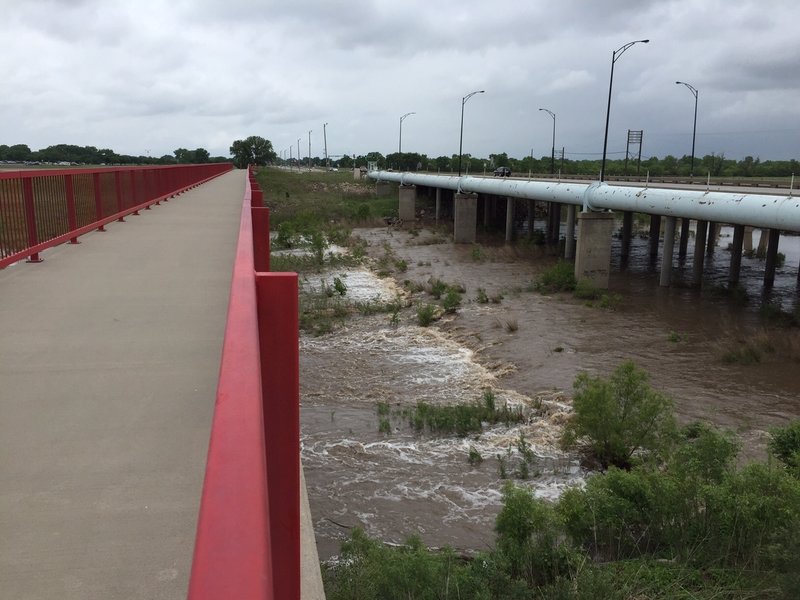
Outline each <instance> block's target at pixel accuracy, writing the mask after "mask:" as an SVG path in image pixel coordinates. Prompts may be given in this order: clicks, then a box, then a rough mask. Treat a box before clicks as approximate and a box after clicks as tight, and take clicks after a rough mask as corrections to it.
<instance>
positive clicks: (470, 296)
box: [300, 229, 800, 560]
mask: <svg viewBox="0 0 800 600" xmlns="http://www.w3.org/2000/svg"><path fill="white" fill-rule="evenodd" d="M354 233H355V235H358V236H360V237H362V238H363V239H365V240H366V241H367V242H368V243H369V253H370V255H371V256H373V257H378V256H380V255H382V254H386V253H387V252H389V251H387V250H386V248H387V247H388V248H390V252H391V254H392V256H393V257H394V258H395V259H397V260H399V259H402V260H404V261H405V262H406V264H407V270H406V271H405V272H396V273H394V274H393V275H391V276H389V277H384V278H379V277H377V276H376V275H375V274H374V272H371V271H370V270H369V269H367V268H364V269H356V270H350V271H346V270H341V271H335V272H331V273H328V274H325V275H324V277H326V278H328V279H332V278H333V277H334V276H339V277H340V278H341V279H342V280H343V281H345V282H346V283H347V293H346V296H345V297H347V298H350V299H352V300H362V301H363V300H366V299H371V298H376V297H378V298H382V299H383V300H384V301H389V300H391V299H393V298H395V297H397V296H398V295H400V296H402V297H403V298H404V299H406V301H407V302H408V301H410V303H411V304H412V305H411V306H408V307H407V308H405V309H403V310H402V311H401V312H400V313H399V315H398V322H397V323H395V324H392V323H390V319H389V315H387V314H385V313H381V314H371V315H360V314H356V315H354V316H353V317H351V318H350V319H348V320H347V321H346V322H345V324H344V327H342V328H341V329H338V330H336V331H335V332H334V333H332V334H328V335H325V336H320V337H310V336H303V337H302V339H301V365H300V368H301V396H302V411H301V428H302V459H303V464H304V468H305V475H306V481H307V485H308V492H309V499H310V502H311V510H312V514H313V518H314V528H315V533H316V536H317V545H318V549H319V552H320V558H321V559H323V560H324V559H327V558H329V557H331V556H333V555H335V554H337V553H338V551H339V545H340V543H341V540H343V539H345V538H346V537H347V535H348V533H349V530H350V528H352V527H355V526H358V527H362V528H363V529H365V530H366V531H367V533H368V534H370V535H373V536H376V537H379V538H381V539H383V540H386V541H389V542H402V541H403V540H404V539H405V538H406V537H407V536H409V535H411V534H418V535H420V536H421V538H422V540H423V541H424V542H425V543H427V544H428V545H431V546H443V545H450V546H453V547H454V548H456V549H459V550H475V549H484V548H487V547H488V546H490V545H491V544H492V541H493V539H494V533H493V524H494V519H495V517H496V515H497V511H498V510H499V507H500V498H501V490H502V487H503V484H504V480H503V479H502V478H501V476H500V475H501V464H502V465H503V469H504V470H505V471H506V473H505V475H506V476H508V477H514V476H515V475H517V470H518V469H519V467H520V465H521V464H522V460H521V458H520V451H519V440H520V436H522V438H523V439H524V440H525V443H527V444H528V445H529V446H530V449H531V451H532V452H533V455H534V457H535V458H534V459H533V461H532V464H531V467H530V469H529V472H528V473H527V478H525V479H524V480H521V479H520V480H517V482H518V483H519V484H522V485H526V486H529V487H530V488H531V489H532V490H534V492H535V493H536V494H537V495H539V496H542V497H547V498H554V497H557V496H558V495H559V494H560V493H561V491H562V490H563V489H565V487H567V486H570V485H580V484H581V482H582V481H583V478H584V477H585V475H586V474H585V473H583V472H582V470H581V468H580V467H579V464H578V461H577V459H576V457H574V456H570V455H567V454H564V453H563V452H562V451H561V450H560V449H559V447H558V438H559V435H560V433H561V427H562V424H563V422H564V420H565V418H566V417H567V415H568V414H569V411H570V404H569V398H570V394H571V389H572V382H573V380H574V379H575V376H576V374H577V373H579V372H581V371H588V372H590V373H593V374H600V375H604V376H605V375H608V374H609V373H610V372H611V371H612V370H613V369H614V368H615V367H616V366H617V365H618V364H619V363H620V362H621V361H623V360H626V359H632V360H633V361H635V362H636V363H637V365H639V366H640V367H642V368H644V369H645V370H646V371H648V373H649V374H650V376H651V382H652V384H653V385H654V386H655V387H657V388H658V389H660V390H662V391H665V392H667V393H668V394H669V395H670V396H671V397H672V398H673V399H674V401H675V408H676V412H677V414H678V417H679V419H680V420H681V421H684V422H685V421H689V420H694V419H701V420H705V421H709V422H712V423H715V424H717V425H719V426H722V427H725V428H727V429H730V430H731V431H733V432H734V433H735V434H736V435H737V436H738V438H739V439H740V441H741V443H742V446H743V456H744V458H745V459H747V460H751V459H753V460H759V459H762V458H763V456H764V447H765V440H766V437H767V431H768V429H769V428H770V427H772V426H775V425H782V424H785V423H786V422H787V421H788V420H790V419H792V418H797V417H798V415H800V377H797V374H796V371H795V369H796V368H797V366H798V362H797V361H798V359H800V338H798V333H797V331H796V330H785V329H783V330H781V329H765V325H764V324H763V321H762V320H761V319H760V317H759V306H760V304H761V303H762V302H763V299H762V297H761V294H762V290H761V271H762V269H763V261H758V260H757V259H743V270H742V279H743V281H742V283H743V284H744V286H745V288H746V290H747V292H748V294H749V297H750V301H749V302H748V303H747V304H745V305H742V304H741V303H736V302H733V301H732V300H731V299H730V298H728V297H715V296H714V295H713V294H708V293H702V294H701V293H700V292H698V291H695V290H692V289H690V288H688V287H682V286H681V285H680V281H681V280H682V278H685V279H686V280H688V279H689V278H690V276H691V271H687V270H686V269H690V268H691V264H690V263H691V258H689V259H688V263H689V264H687V265H684V266H680V265H678V267H677V272H676V278H677V281H678V285H676V286H674V287H672V288H669V289H664V288H659V287H658V263H657V262H656V263H651V262H650V260H649V258H648V257H647V242H646V240H639V239H637V240H636V241H635V242H634V246H633V249H632V253H631V260H630V263H629V266H628V268H627V269H626V271H625V272H621V271H620V270H619V259H618V248H615V254H614V258H613V262H614V265H615V268H614V269H613V272H612V279H611V291H612V292H614V293H617V294H619V295H620V299H619V301H618V303H617V305H616V307H615V309H614V310H608V309H603V308H597V307H592V306H587V305H586V304H585V303H583V302H582V301H580V300H576V299H575V298H573V297H572V296H570V295H564V294H555V295H548V296H546V295H541V294H539V293H537V292H533V291H530V287H531V286H530V285H529V284H530V283H531V282H532V281H533V280H534V279H535V278H536V276H537V274H539V273H541V272H542V271H543V270H545V269H547V268H549V267H550V266H552V265H553V264H554V263H555V260H556V259H555V257H553V256H552V255H550V254H548V252H547V251H546V250H544V249H542V248H541V247H530V246H527V245H525V244H519V245H516V246H503V245H495V246H493V245H492V244H491V243H488V242H484V243H482V244H481V246H480V249H479V251H476V250H475V247H473V246H469V245H462V246H456V245H453V244H452V243H449V242H443V243H431V242H439V241H442V240H443V239H444V238H442V237H441V236H435V235H434V234H432V233H431V232H430V231H427V230H423V231H422V232H421V233H420V234H419V235H411V234H410V233H408V232H403V231H387V230H386V229H362V230H356V231H355V232H354ZM726 235H729V232H727V231H726V230H724V229H723V231H722V236H721V238H720V242H719V248H718V249H717V251H716V252H715V254H714V256H713V257H712V258H711V259H710V260H709V261H708V262H707V282H708V285H707V287H710V286H711V285H713V284H714V283H715V282H720V283H721V282H723V281H724V279H725V277H726V275H727V265H728V258H729V257H728V254H727V252H725V251H724V247H725V246H726V245H727V241H728V240H727V238H726ZM798 242H800V238H796V237H794V238H790V237H784V238H783V239H782V245H781V248H780V249H781V252H783V253H784V254H785V255H786V263H785V266H784V267H782V268H781V269H779V271H778V274H777V278H776V286H775V289H774V291H773V292H772V294H771V296H770V297H769V298H768V299H767V300H768V301H770V302H773V303H779V304H781V306H783V308H784V309H786V310H791V309H794V307H795V305H796V303H797V298H798V293H797V280H796V273H797V265H798V262H800V243H798ZM756 243H757V240H756ZM691 256H692V250H691V244H690V250H689V257H691ZM431 277H434V278H439V279H442V280H443V281H445V282H447V283H452V284H459V285H461V286H463V288H465V289H466V292H465V293H464V294H463V300H462V305H461V307H460V309H459V310H458V312H457V313H456V314H455V315H445V316H444V317H443V318H442V319H441V320H440V321H438V322H436V323H435V324H433V325H431V326H430V327H420V326H418V325H417V320H416V308H415V307H414V305H413V303H416V302H419V301H422V302H433V300H432V299H431V297H430V296H429V295H428V294H426V293H425V292H420V291H418V292H415V293H414V294H413V295H412V296H411V297H409V295H408V292H407V290H405V289H404V288H403V285H402V282H403V281H404V280H408V281H410V282H419V283H424V282H426V281H428V280H429V279H430V278H431ZM319 280H320V277H316V278H314V277H310V278H309V280H308V281H307V282H306V285H307V286H314V285H315V284H316V285H319ZM478 288H483V289H485V291H486V294H487V296H489V297H492V296H500V295H501V296H502V300H501V301H500V302H499V303H491V302H490V303H479V302H477V301H476V298H477V294H478ZM498 299H499V298H498ZM742 344H761V346H762V347H765V348H767V347H768V348H769V350H768V351H766V352H765V353H764V354H763V359H762V361H761V362H760V363H757V364H752V365H742V364H737V363H734V364H726V363H725V362H723V361H722V360H721V356H722V355H723V354H724V353H725V352H726V351H727V350H729V349H730V348H734V347H738V346H740V345H742ZM486 390H492V391H493V393H494V394H495V398H496V400H495V402H496V404H497V405H498V406H502V405H503V404H507V405H508V406H510V407H522V408H523V409H524V411H525V415H526V421H525V422H524V423H523V424H519V425H514V426H510V427H507V426H505V425H499V426H487V427H485V428H484V431H483V432H482V433H481V434H480V435H479V436H477V435H472V436H468V437H465V438H461V437H457V436H454V435H450V436H443V435H432V434H428V433H424V434H419V433H417V432H415V430H414V429H413V428H412V427H410V426H409V424H408V420H407V419H406V418H403V417H402V416H401V415H400V414H399V413H400V412H401V411H402V409H403V408H405V407H413V406H415V405H416V403H417V402H419V401H425V402H428V403H431V404H451V403H455V402H463V401H480V399H481V398H482V395H483V394H484V392H485V391H486ZM378 402H384V403H388V405H389V407H390V410H391V416H390V417H389V420H390V423H391V432H389V433H381V432H379V429H378V426H379V417H378V414H377V407H378ZM470 450H472V451H473V454H474V455H475V454H477V455H480V457H481V458H482V459H483V460H482V461H480V462H478V461H473V462H474V464H470V463H469V462H468V456H469V454H470Z"/></svg>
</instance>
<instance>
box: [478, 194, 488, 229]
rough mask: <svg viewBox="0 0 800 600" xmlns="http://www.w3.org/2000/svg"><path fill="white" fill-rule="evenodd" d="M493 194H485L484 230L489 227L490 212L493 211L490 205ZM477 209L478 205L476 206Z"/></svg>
mask: <svg viewBox="0 0 800 600" xmlns="http://www.w3.org/2000/svg"><path fill="white" fill-rule="evenodd" d="M490 199H491V196H487V195H485V194H484V196H483V230H484V231H486V230H488V229H489V221H490V212H491V205H490ZM476 210H477V207H476Z"/></svg>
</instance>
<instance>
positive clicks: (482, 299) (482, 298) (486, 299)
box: [475, 288, 489, 304]
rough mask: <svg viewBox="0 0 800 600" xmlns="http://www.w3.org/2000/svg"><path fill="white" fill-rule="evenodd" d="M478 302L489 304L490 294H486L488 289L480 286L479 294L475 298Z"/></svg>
mask: <svg viewBox="0 0 800 600" xmlns="http://www.w3.org/2000/svg"><path fill="white" fill-rule="evenodd" d="M475 300H476V301H477V302H478V304H489V296H487V295H486V290H485V289H483V288H478V296H477V298H475Z"/></svg>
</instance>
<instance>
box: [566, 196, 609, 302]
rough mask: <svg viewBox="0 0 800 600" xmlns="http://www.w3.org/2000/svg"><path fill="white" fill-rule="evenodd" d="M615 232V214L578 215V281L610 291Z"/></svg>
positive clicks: (583, 213)
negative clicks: (612, 244)
mask: <svg viewBox="0 0 800 600" xmlns="http://www.w3.org/2000/svg"><path fill="white" fill-rule="evenodd" d="M613 232H614V213H611V212H581V213H579V214H578V247H577V250H576V255H575V278H576V279H578V280H581V279H588V280H589V282H590V283H591V284H592V285H593V286H595V287H597V288H602V289H608V281H609V274H610V272H611V235H612V233H613Z"/></svg>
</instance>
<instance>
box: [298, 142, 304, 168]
mask: <svg viewBox="0 0 800 600" xmlns="http://www.w3.org/2000/svg"><path fill="white" fill-rule="evenodd" d="M302 164H303V163H301V162H300V138H297V170H298V171H299V170H300V169H301V165H302Z"/></svg>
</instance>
